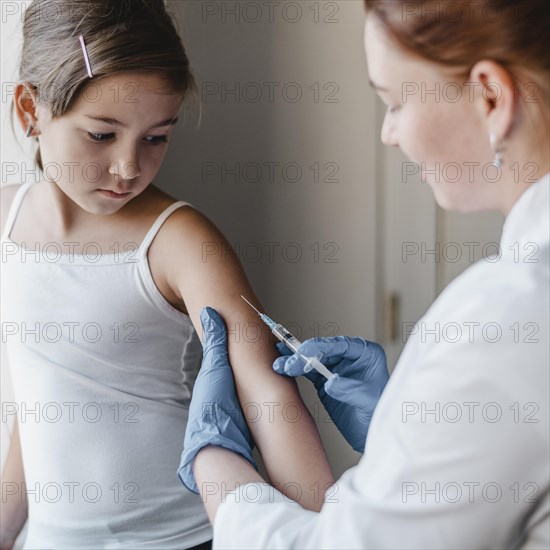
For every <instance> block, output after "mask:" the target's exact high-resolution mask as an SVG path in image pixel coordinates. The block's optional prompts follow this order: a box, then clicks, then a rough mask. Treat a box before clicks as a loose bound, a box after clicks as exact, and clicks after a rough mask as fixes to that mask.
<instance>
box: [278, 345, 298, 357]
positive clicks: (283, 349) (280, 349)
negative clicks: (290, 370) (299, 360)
mask: <svg viewBox="0 0 550 550" xmlns="http://www.w3.org/2000/svg"><path fill="white" fill-rule="evenodd" d="M275 347H276V348H277V351H278V352H279V353H280V354H281V355H283V356H287V357H289V356H290V355H293V354H294V352H293V351H292V350H291V349H289V348H288V347H287V346H286V345H285V344H284V343H283V342H277V343H276V344H275Z"/></svg>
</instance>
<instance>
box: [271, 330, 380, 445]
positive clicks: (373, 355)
mask: <svg viewBox="0 0 550 550" xmlns="http://www.w3.org/2000/svg"><path fill="white" fill-rule="evenodd" d="M276 346H277V349H278V350H279V352H280V353H282V354H283V356H282V357H279V358H277V359H275V361H274V363H273V370H274V371H275V372H277V373H279V374H283V375H286V376H294V377H295V376H301V375H305V376H306V377H307V378H309V379H310V380H311V381H312V382H313V384H314V386H315V389H316V390H317V394H318V395H319V398H320V399H321V402H322V403H323V406H324V407H325V409H326V410H327V412H328V414H329V416H330V418H331V419H332V421H333V422H334V423H335V424H336V427H337V428H338V429H339V430H340V432H341V433H342V435H343V436H344V437H345V438H346V440H347V442H348V443H349V444H350V445H351V446H352V447H353V449H355V450H356V451H359V452H361V453H362V452H363V451H364V450H365V441H366V438H367V432H368V429H369V424H370V421H371V418H372V414H373V412H374V409H375V407H376V404H377V403H378V399H379V397H380V395H381V394H382V391H383V390H384V387H385V386H386V383H387V381H388V379H389V374H388V368H387V366H386V354H385V353H384V349H383V348H382V347H381V346H379V345H378V344H375V343H374V342H369V341H368V340H364V339H363V338H359V337H353V338H350V337H347V336H332V337H330V338H311V339H310V340H306V341H305V342H303V343H302V345H301V346H300V348H299V351H300V353H301V354H303V355H305V356H306V357H312V356H316V355H317V354H318V353H319V352H321V353H322V357H321V363H323V365H325V366H326V367H327V368H328V369H329V370H330V371H331V372H333V373H335V376H334V377H333V378H331V379H330V380H327V379H326V378H325V377H324V376H323V375H322V374H319V373H318V372H317V371H316V370H311V371H309V372H307V373H305V372H304V367H305V363H304V361H303V360H302V359H301V358H300V357H299V356H298V355H296V354H293V353H292V351H290V350H289V349H288V348H287V347H286V346H285V345H284V344H283V343H281V342H279V343H277V344H276Z"/></svg>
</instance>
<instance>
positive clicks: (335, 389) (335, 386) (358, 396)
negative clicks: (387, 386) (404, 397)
mask: <svg viewBox="0 0 550 550" xmlns="http://www.w3.org/2000/svg"><path fill="white" fill-rule="evenodd" d="M325 392H326V393H327V395H329V396H330V397H332V398H333V399H336V400H337V401H341V402H342V403H346V404H347V405H351V406H352V407H355V408H356V409H361V410H364V411H367V410H370V409H373V408H374V406H376V404H377V402H378V398H379V397H380V391H379V390H378V388H376V387H375V386H374V385H371V384H368V383H366V382H363V381H362V380H357V379H354V378H346V377H342V376H338V375H337V374H335V375H334V376H333V377H332V378H331V379H329V380H327V381H326V383H325ZM373 405H374V406H373Z"/></svg>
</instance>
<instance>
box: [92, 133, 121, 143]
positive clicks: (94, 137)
mask: <svg viewBox="0 0 550 550" xmlns="http://www.w3.org/2000/svg"><path fill="white" fill-rule="evenodd" d="M88 135H89V136H90V139H91V140H92V141H97V142H104V141H109V140H110V139H112V138H113V137H114V136H115V134H94V133H92V132H88Z"/></svg>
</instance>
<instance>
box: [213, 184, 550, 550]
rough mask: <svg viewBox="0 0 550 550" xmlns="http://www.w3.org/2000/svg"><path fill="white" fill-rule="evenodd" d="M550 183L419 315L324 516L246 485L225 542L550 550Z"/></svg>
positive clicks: (226, 508) (234, 503)
mask: <svg viewBox="0 0 550 550" xmlns="http://www.w3.org/2000/svg"><path fill="white" fill-rule="evenodd" d="M549 186H550V174H547V175H546V176H544V178H542V179H541V180H539V181H538V182H537V183H535V184H533V185H532V186H530V187H529V188H528V189H527V190H526V191H525V192H524V193H523V195H522V196H521V197H520V199H519V200H518V201H517V203H516V204H515V205H514V207H513V209H512V211H511V212H510V213H509V215H508V217H507V219H506V222H505V225H504V228H503V233H502V238H501V252H502V256H501V257H500V259H498V258H493V260H494V261H487V260H481V261H479V262H478V263H476V264H475V265H473V266H472V267H470V268H469V269H468V270H467V271H465V272H464V273H463V274H462V275H460V276H459V277H457V278H456V279H455V280H454V281H453V282H452V283H451V284H450V285H449V286H448V287H447V288H446V289H445V291H444V292H443V293H442V294H441V296H440V297H439V298H438V299H437V300H436V302H435V303H434V304H433V305H432V307H431V308H430V309H429V311H428V312H427V313H426V315H425V316H424V317H423V318H422V319H421V320H420V321H419V322H418V323H417V329H418V330H417V332H416V333H414V334H412V335H411V336H410V337H409V340H408V342H407V345H406V347H405V349H404V351H403V354H402V356H401V358H400V360H399V362H398V364H397V366H396V368H395V371H394V373H393V374H392V376H391V377H390V381H389V382H388V385H387V387H386V389H385V391H384V393H383V395H382V397H381V399H380V402H379V404H378V407H377V409H376V412H375V414H374V416H373V419H372V422H371V426H370V430H369V434H368V438H367V444H366V449H365V454H364V456H363V457H362V458H361V461H360V462H359V464H358V465H357V466H356V467H354V468H351V469H350V470H348V471H347V472H346V473H345V474H344V475H343V476H342V477H341V478H340V479H339V480H338V481H337V482H336V485H335V487H334V490H332V491H329V493H327V495H326V496H325V503H324V505H323V508H322V510H321V512H320V513H314V512H311V511H308V510H305V509H303V508H301V507H300V506H299V505H298V504H296V503H294V502H292V501H290V500H289V499H288V498H287V497H285V496H283V495H282V494H281V493H279V492H278V491H276V490H275V489H273V488H272V487H270V486H268V485H267V484H257V485H255V484H248V485H243V486H242V487H240V488H239V489H238V490H237V491H235V492H232V493H230V494H229V496H228V497H227V499H226V501H225V502H224V503H223V504H221V506H220V508H219V510H218V513H217V516H216V520H215V524H214V548H216V549H225V548H239V549H243V548H254V549H258V548H270V549H276V548H301V549H306V548H315V549H321V548H337V549H348V548H361V549H367V548H377V549H380V548H391V549H397V548H416V549H427V548H434V549H435V548H437V549H442V548H460V549H466V548H503V547H506V548H546V549H547V548H550V535H549V531H550V511H549V510H550V501H549V483H550V465H549V387H550V381H549V365H550V359H549V333H550V328H549V308H550V297H549V248H548V245H549V243H548V241H549V233H550V225H549V219H550V216H549V202H550V198H549ZM430 331H431V332H430ZM303 490H304V491H306V490H308V488H305V487H304V488H303Z"/></svg>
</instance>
